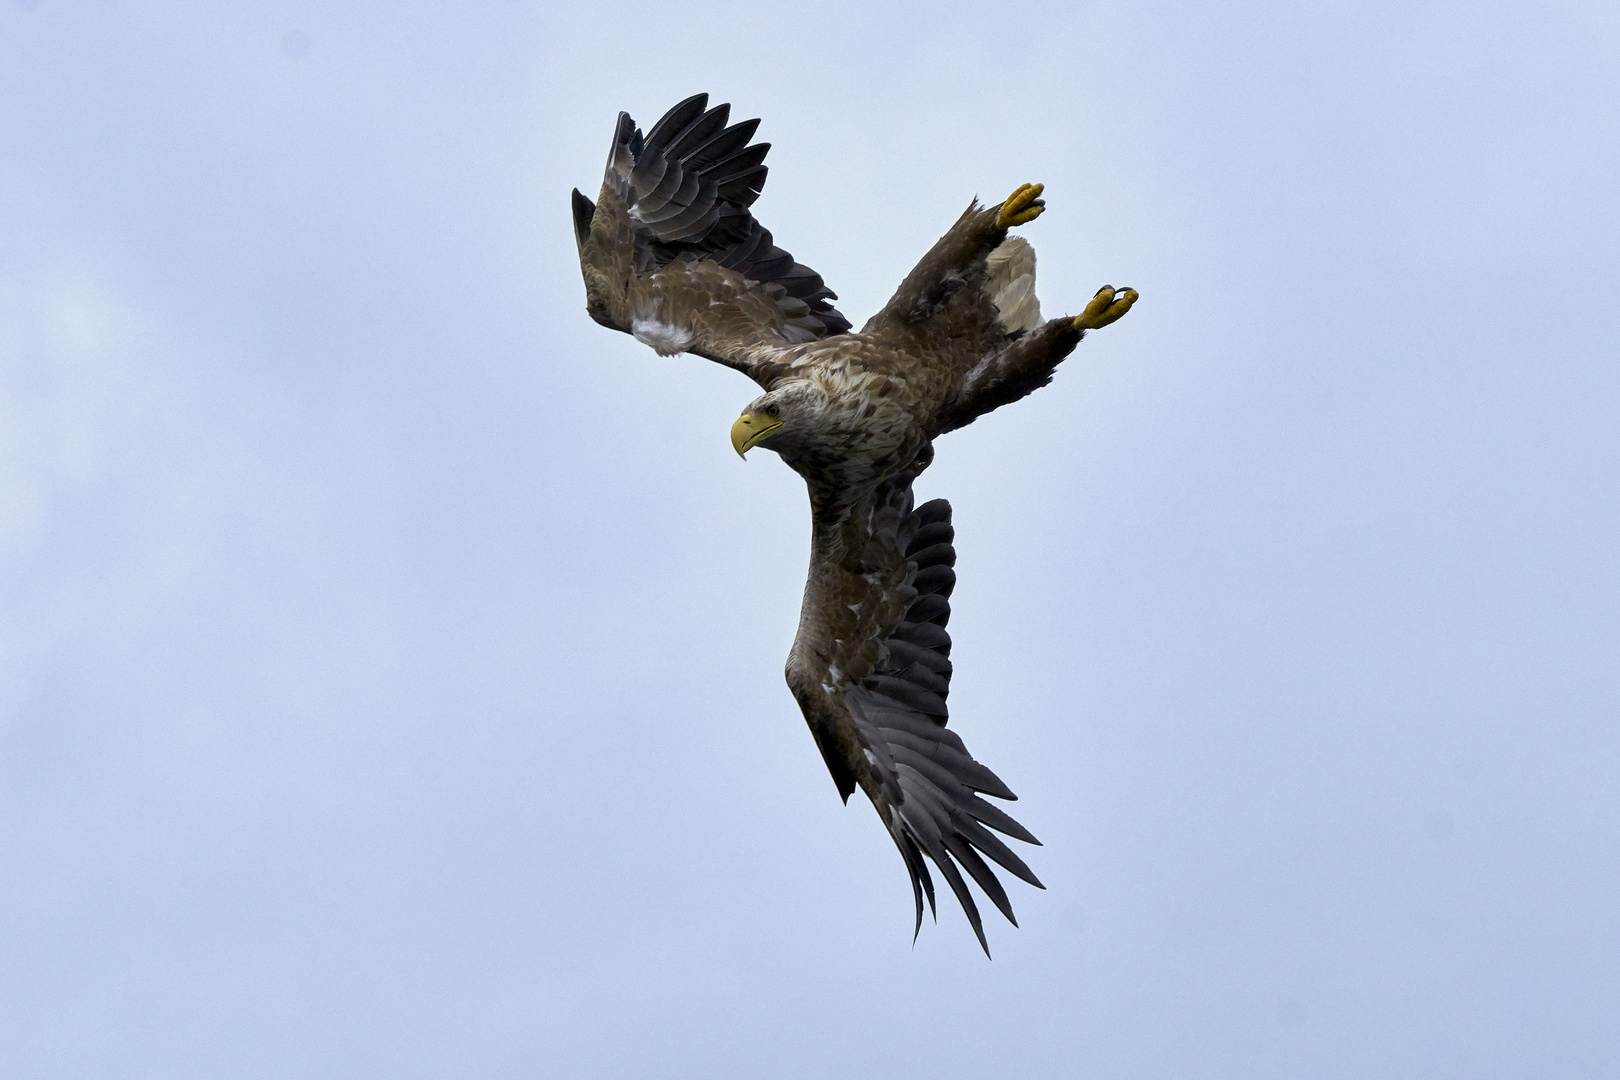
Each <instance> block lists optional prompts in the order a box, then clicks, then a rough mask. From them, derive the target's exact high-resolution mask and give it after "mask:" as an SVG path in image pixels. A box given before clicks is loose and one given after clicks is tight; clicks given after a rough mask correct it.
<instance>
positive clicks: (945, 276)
mask: <svg viewBox="0 0 1620 1080" xmlns="http://www.w3.org/2000/svg"><path fill="white" fill-rule="evenodd" d="M730 113H731V107H730V105H726V104H722V105H716V106H715V107H713V108H710V107H709V98H708V95H707V94H695V95H693V96H692V97H689V98H687V99H686V100H685V101H682V102H681V103H680V104H678V105H676V106H675V107H674V108H672V109H670V110H669V111H668V112H667V113H665V114H664V116H663V118H662V119H660V120H659V121H658V122H657V123H656V124H654V125H653V127H652V130H651V131H649V132H647V133H646V134H643V133H642V131H641V129H640V128H639V127H637V126H636V122H635V121H634V120H632V119H631V118H630V116H629V114H628V113H624V112H621V113H619V120H618V125H617V127H616V128H615V129H614V132H613V145H612V147H611V148H610V150H609V151H608V160H607V170H606V175H605V176H604V178H603V181H602V190H601V194H600V195H598V196H597V199H596V201H595V202H594V203H593V202H592V201H591V200H590V199H588V198H586V197H585V196H584V195H582V194H581V193H580V192H579V190H578V189H577V188H576V189H575V190H574V193H573V219H574V236H575V239H576V240H577V242H578V247H579V262H580V268H581V270H582V271H583V273H584V277H585V307H586V311H587V312H588V313H589V314H590V316H591V317H592V318H593V319H595V320H596V321H597V322H599V323H601V324H602V325H603V326H607V327H610V328H612V329H614V330H619V331H622V332H624V333H627V334H631V335H633V336H634V337H635V338H636V340H638V341H640V342H642V343H644V344H646V345H650V346H651V347H652V348H653V350H654V351H655V352H657V353H658V354H659V355H660V356H673V355H676V354H678V353H683V352H684V353H693V354H695V355H697V356H701V357H704V358H706V359H709V360H713V361H716V362H717V363H721V364H724V365H726V366H727V367H730V368H735V369H736V370H738V371H740V372H742V373H743V374H745V375H747V376H748V377H749V378H751V379H753V380H754V382H756V383H758V384H759V386H760V388H761V389H762V390H763V391H764V392H763V393H762V394H760V395H759V396H758V397H756V398H755V399H754V400H753V401H751V402H750V403H749V404H748V406H747V407H746V408H745V409H744V410H743V412H742V415H741V416H740V417H738V419H737V421H736V423H734V424H733V425H732V427H731V443H732V446H733V447H734V448H735V449H736V451H737V453H738V454H739V455H745V454H746V453H747V452H748V451H749V450H751V449H753V448H755V447H759V448H761V449H764V450H771V451H774V452H775V453H776V454H778V455H779V456H780V457H781V458H782V460H783V461H785V462H786V463H787V465H788V467H789V468H791V469H793V471H795V472H797V473H798V474H799V475H800V476H802V477H803V478H804V480H805V483H806V485H807V487H808V488H809V494H810V518H811V523H812V531H811V544H810V573H809V580H808V582H807V583H806V585H805V590H804V602H803V606H802V608H801V609H800V614H799V627H798V633H797V635H796V637H795V638H794V641H793V647H792V649H791V651H790V652H789V653H788V659H787V683H788V686H789V688H790V689H791V690H792V692H793V696H794V698H795V699H796V700H797V701H798V703H799V708H800V709H801V710H802V711H803V713H804V718H805V721H806V722H807V723H808V724H809V726H810V733H811V734H812V735H813V736H814V738H815V742H816V746H817V747H818V748H819V749H820V750H821V756H822V758H823V759H824V760H825V761H826V763H827V768H828V770H829V771H830V772H831V773H832V778H833V782H834V783H835V784H836V785H837V787H838V793H839V795H840V796H841V797H842V798H843V799H844V801H845V802H846V803H847V802H848V800H849V797H850V795H852V794H853V793H854V792H855V789H856V788H859V789H860V790H861V791H863V792H865V793H866V796H867V798H869V799H871V801H872V805H873V807H875V808H876V810H877V814H878V817H879V818H880V819H881V820H882V822H883V825H884V827H885V828H887V829H888V831H889V835H890V836H891V837H892V838H893V839H894V843H895V846H896V847H898V848H899V849H900V857H901V859H902V860H904V862H905V866H906V870H907V872H908V874H909V876H910V878H911V892H912V898H913V900H914V902H915V907H916V924H915V926H914V928H913V930H912V940H913V941H915V940H916V938H917V935H918V934H919V933H920V931H921V929H922V915H923V899H924V897H925V896H926V897H927V901H928V907H929V910H930V911H931V912H934V914H935V917H936V918H937V914H938V913H937V908H936V907H935V902H934V884H933V879H932V878H931V876H930V873H929V869H928V863H929V862H932V863H933V864H934V867H935V868H936V869H937V870H938V872H939V873H940V874H941V876H943V877H944V879H945V881H946V882H947V883H948V884H949V885H950V888H951V891H952V892H953V893H955V895H956V898H957V900H958V901H959V902H960V903H961V905H962V909H963V911H964V912H965V913H966V915H967V919H968V922H969V923H970V924H971V925H972V927H973V932H974V934H975V935H976V936H977V937H978V941H979V946H980V947H981V948H982V949H983V950H984V952H985V955H986V956H989V955H990V947H989V943H988V942H987V941H986V939H985V934H984V924H983V921H982V920H981V918H980V916H979V910H978V907H977V905H976V904H975V903H974V900H973V896H972V894H971V893H970V892H969V890H968V887H967V883H966V881H965V880H964V879H963V876H962V872H963V871H966V873H967V876H968V877H971V878H972V879H973V880H974V881H975V882H977V883H978V885H979V887H980V889H982V890H983V892H984V894H985V895H986V896H987V897H988V898H989V899H990V901H991V902H992V903H993V904H995V906H996V907H997V908H998V909H999V910H1000V911H1001V913H1002V914H1003V915H1005V916H1006V917H1007V920H1008V921H1009V922H1011V923H1012V924H1013V925H1014V926H1017V925H1018V922H1017V919H1016V918H1014V916H1013V910H1012V905H1011V903H1009V901H1008V899H1007V892H1006V890H1005V889H1004V888H1003V887H1002V884H1001V882H1000V880H999V879H998V878H997V876H996V874H995V872H994V871H993V870H991V868H990V866H989V865H988V864H987V863H986V861H985V860H986V859H988V860H989V861H990V862H993V863H995V864H997V865H999V866H1000V867H1002V868H1003V869H1005V870H1006V871H1007V872H1009V873H1011V874H1012V875H1013V876H1014V877H1017V878H1020V879H1022V880H1023V881H1026V882H1028V883H1029V884H1031V885H1033V886H1035V887H1036V888H1044V887H1045V886H1043V885H1042V884H1041V882H1040V879H1038V878H1037V877H1036V876H1035V874H1034V873H1033V872H1032V871H1031V870H1030V868H1029V867H1028V866H1027V865H1026V864H1025V863H1024V860H1023V859H1022V858H1020V857H1019V856H1018V854H1017V853H1016V852H1014V851H1013V850H1012V849H1011V848H1010V847H1008V846H1007V844H1006V843H1005V842H1004V841H1003V840H1002V839H1001V838H1000V837H998V836H997V835H996V833H1001V834H1002V835H1004V836H1007V837H1011V838H1013V839H1016V840H1019V841H1022V842H1024V843H1027V844H1037V845H1038V844H1039V843H1040V841H1038V840H1036V839H1035V837H1034V835H1033V834H1032V833H1030V831H1029V830H1028V829H1026V828H1024V827H1023V826H1022V825H1020V824H1018V822H1016V821H1014V820H1013V819H1012V817H1010V816H1009V815H1008V814H1007V813H1006V811H1004V810H1002V809H1001V808H1000V807H998V806H996V805H995V804H994V803H991V802H989V801H987V800H986V799H985V798H984V797H983V796H990V797H992V798H995V799H999V800H1012V799H1015V798H1016V796H1015V795H1014V794H1013V793H1012V790H1011V789H1010V788H1008V787H1007V785H1006V784H1004V783H1003V782H1002V781H1001V779H1000V778H999V777H997V776H996V774H995V773H993V772H991V771H990V770H989V769H988V768H986V767H985V766H984V765H982V764H980V763H979V762H978V761H976V760H975V759H974V758H973V756H972V755H971V754H969V753H968V750H967V747H966V746H965V745H964V744H963V742H962V740H961V738H960V737H959V736H958V735H957V734H956V733H955V732H954V731H952V730H951V729H949V728H948V727H946V721H947V719H948V716H949V713H948V711H947V708H946V698H947V696H948V694H949V690H950V680H951V659H950V656H951V638H950V635H949V634H948V633H947V632H946V629H945V626H946V623H947V622H948V620H949V619H950V614H951V606H950V596H951V590H952V588H953V587H954V586H955V584H956V571H955V569H954V567H955V563H956V550H955V548H954V546H953V540H954V537H955V532H954V529H953V526H952V524H951V505H950V503H948V502H946V501H945V500H944V499H934V500H932V501H930V502H925V503H923V504H922V505H920V506H919V505H915V504H914V500H913V497H912V484H913V482H914V481H915V480H916V478H917V475H918V474H919V473H921V472H922V471H923V470H924V469H926V468H927V467H928V465H929V463H930V462H931V461H932V460H933V456H934V440H936V439H938V438H939V437H940V436H941V435H944V434H946V433H947V432H950V431H954V430H956V429H957V428H960V427H962V426H964V425H966V424H970V423H972V422H973V421H974V420H975V419H977V418H978V417H980V416H983V415H984V414H985V413H987V412H990V411H991V410H992V409H997V408H1000V407H1001V406H1003V405H1007V404H1009V403H1011V402H1014V401H1017V400H1018V399H1019V398H1022V397H1024V396H1025V395H1026V394H1029V393H1031V392H1032V391H1034V390H1036V389H1038V388H1039V387H1042V386H1045V385H1046V384H1047V383H1049V382H1051V380H1052V374H1053V372H1054V370H1055V369H1056V368H1057V365H1058V364H1059V363H1061V362H1062V361H1063V359H1064V357H1066V356H1068V355H1069V353H1070V352H1072V351H1073V350H1074V347H1075V346H1076V345H1078V344H1079V343H1080V340H1081V339H1082V338H1083V337H1085V334H1086V331H1088V330H1093V329H1096V328H1098V327H1101V326H1106V325H1108V324H1109V323H1111V322H1113V321H1114V320H1116V319H1118V318H1119V317H1120V316H1122V315H1124V314H1125V313H1126V312H1127V311H1129V310H1130V308H1131V305H1132V304H1134V303H1135V302H1136V299H1137V293H1136V291H1135V290H1134V289H1128V288H1126V289H1117V290H1116V289H1114V288H1112V287H1111V286H1107V285H1105V286H1103V287H1102V288H1101V289H1099V290H1098V291H1097V294H1096V295H1095V296H1094V297H1092V298H1091V300H1090V302H1089V303H1087V304H1086V305H1085V308H1084V310H1083V311H1081V313H1080V314H1079V315H1077V316H1065V317H1063V318H1059V319H1048V320H1042V318H1041V313H1040V304H1039V302H1038V301H1037V299H1036V297H1035V252H1034V250H1033V249H1032V248H1031V247H1030V246H1029V244H1028V243H1027V242H1026V241H1025V240H1023V239H1022V238H1021V237H1016V236H1010V235H1009V234H1008V233H1009V230H1011V229H1013V228H1015V227H1017V226H1020V225H1024V224H1027V223H1028V222H1030V221H1033V220H1034V219H1035V218H1036V217H1038V216H1039V215H1040V214H1041V212H1042V211H1043V210H1044V209H1045V205H1046V204H1045V201H1044V200H1043V199H1042V198H1041V194H1042V190H1043V186H1042V185H1040V184H1023V185H1021V186H1020V187H1019V188H1018V189H1017V190H1016V191H1014V192H1013V193H1012V194H1011V195H1009V196H1008V197H1007V198H1006V199H1005V200H1003V201H1002V202H1001V203H1000V204H998V205H995V206H981V205H980V204H979V202H978V200H977V199H974V200H973V202H972V203H971V204H970V205H969V206H968V208H967V210H966V211H965V212H964V213H963V214H962V216H961V217H960V218H958V219H957V221H956V224H954V225H952V226H951V228H950V229H949V231H947V232H946V233H945V235H944V236H943V237H941V238H940V240H939V242H938V243H937V244H935V245H934V246H933V248H932V249H931V250H930V251H929V252H928V254H926V255H925V256H923V259H922V261H921V262H919V263H918V264H917V266H916V269H914V270H912V271H911V273H910V274H909V275H907V276H906V279H905V280H904V281H902V282H901V283H900V288H899V289H898V290H896V292H895V294H894V296H893V297H892V298H891V299H890V300H889V302H888V304H886V305H885V306H884V308H883V310H881V311H879V312H878V313H877V314H876V315H874V316H872V318H871V319H870V320H869V321H868V322H867V324H866V325H865V326H864V327H862V328H861V330H860V332H859V333H856V332H854V330H853V328H852V326H851V324H850V322H849V320H848V319H846V318H845V317H844V316H843V315H842V314H840V313H839V311H838V309H837V308H835V307H833V306H832V303H831V302H832V301H833V300H836V299H837V295H836V294H835V293H833V292H832V290H830V289H829V288H827V286H826V284H825V283H824V282H823V280H822V278H821V275H820V274H818V273H816V272H815V271H814V270H812V269H810V268H809V267H808V266H805V265H803V264H802V263H799V262H796V261H795V260H794V258H793V256H792V255H790V254H788V252H786V251H784V250H783V249H782V248H780V247H778V246H776V243H775V240H774V238H773V237H772V236H771V232H770V230H769V229H767V228H765V227H764V226H763V225H762V224H760V222H759V221H758V219H756V218H755V217H754V216H753V213H752V211H751V210H750V207H751V206H752V205H753V204H754V201H755V200H756V199H758V198H759V195H760V191H761V190H762V189H763V188H764V185H765V174H766V167H765V164H764V161H765V155H766V152H767V151H768V150H769V149H770V144H769V143H753V142H751V140H752V139H753V136H754V133H755V130H756V129H757V128H758V126H759V121H758V120H745V121H743V122H741V123H737V124H732V123H730V122H729V121H730ZM992 830H994V831H992Z"/></svg>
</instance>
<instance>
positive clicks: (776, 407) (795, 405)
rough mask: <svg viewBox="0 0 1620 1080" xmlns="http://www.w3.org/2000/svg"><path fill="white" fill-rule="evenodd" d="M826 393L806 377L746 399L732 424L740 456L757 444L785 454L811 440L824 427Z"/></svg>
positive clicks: (732, 433)
mask: <svg viewBox="0 0 1620 1080" xmlns="http://www.w3.org/2000/svg"><path fill="white" fill-rule="evenodd" d="M826 412H827V395H826V393H825V392H824V391H823V390H822V388H821V387H819V386H817V385H816V384H815V383H813V382H810V381H809V380H803V381H799V380H796V381H794V382H791V383H788V384H787V385H785V386H778V387H777V388H776V389H774V390H772V391H771V392H770V393H768V394H761V395H760V396H759V397H757V398H755V399H754V400H753V401H751V402H749V404H748V408H746V409H744V410H743V414H742V415H741V416H740V417H738V418H737V422H736V423H735V424H732V425H731V445H732V446H733V447H734V448H735V449H736V451H737V454H738V456H739V457H741V456H743V455H745V454H747V453H748V451H749V450H752V449H753V448H754V447H756V446H763V447H764V448H765V449H767V450H775V451H776V452H777V453H779V454H782V455H783V456H784V457H786V456H790V455H791V454H792V453H793V451H794V450H796V449H800V448H803V447H806V446H807V444H808V443H810V442H813V441H814V440H815V438H816V436H817V434H818V433H820V431H821V428H822V427H823V420H824V417H825V414H826Z"/></svg>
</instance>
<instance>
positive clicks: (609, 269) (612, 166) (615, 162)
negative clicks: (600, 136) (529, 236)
mask: <svg viewBox="0 0 1620 1080" xmlns="http://www.w3.org/2000/svg"><path fill="white" fill-rule="evenodd" d="M708 100H709V99H708V95H707V94H696V95H694V96H692V97H689V98H687V99H686V100H685V101H683V102H681V103H680V104H679V105H676V106H675V107H674V108H673V109H671V110H670V111H669V112H667V113H665V114H664V117H663V119H661V120H659V121H658V123H657V124H655V125H653V129H652V131H651V132H649V133H648V134H647V135H645V136H643V135H642V133H641V129H640V128H638V127H636V124H635V121H634V120H632V119H630V116H629V114H628V113H622V112H621V113H620V114H619V124H618V127H617V129H616V130H615V131H614V133H613V148H612V150H611V151H610V152H609V154H608V163H607V174H606V176H605V177H604V178H603V182H602V193H601V195H600V196H599V197H598V200H597V202H596V203H595V204H593V203H592V202H591V201H590V200H589V199H587V198H586V197H585V196H584V195H582V194H580V193H579V191H578V190H577V189H576V190H575V192H574V235H575V238H576V239H577V240H578V242H579V261H580V267H581V269H582V270H583V271H584V275H585V296H586V308H587V310H588V311H589V312H590V314H591V317H592V318H594V319H595V320H596V321H597V322H599V323H601V324H602V325H604V326H609V327H612V328H613V329H615V330H622V331H624V332H625V333H627V334H633V335H634V336H635V337H636V338H637V340H639V341H642V342H644V343H645V344H647V345H650V346H652V347H653V348H654V349H656V350H657V351H658V352H659V353H661V354H663V355H666V356H668V355H673V354H674V353H678V352H694V353H697V354H698V355H700V356H705V357H708V358H709V359H711V360H717V361H719V362H720V363H722V364H725V365H727V366H728V367H733V368H736V369H738V370H739V371H742V372H745V373H747V374H748V375H750V376H752V377H753V378H754V379H755V381H757V382H759V383H760V384H761V385H764V386H768V385H769V381H770V378H771V376H772V374H773V373H774V369H775V365H774V364H773V362H772V361H773V359H774V357H775V356H776V354H778V353H779V352H780V351H781V350H783V349H785V348H788V347H790V346H793V345H798V344H802V343H804V342H807V341H814V340H816V339H817V338H823V337H828V336H830V335H833V334H842V333H845V332H847V331H848V330H849V320H847V319H845V318H844V317H843V316H842V315H841V314H839V313H838V310H837V309H836V308H834V307H833V306H832V305H831V304H830V303H828V301H830V300H834V299H837V297H836V296H835V295H834V293H833V292H832V290H830V289H828V288H827V287H826V285H825V284H823V282H822V280H821V276H820V275H819V274H817V273H816V272H815V271H814V270H812V269H810V268H809V267H808V266H804V265H802V264H800V263H797V262H794V261H793V256H792V255H790V254H788V253H787V252H786V251H783V250H782V249H781V248H779V247H777V246H776V245H775V244H774V243H773V242H772V239H771V233H770V230H769V229H766V228H765V227H764V226H763V225H761V224H760V223H759V222H758V221H756V220H754V217H753V215H752V214H751V213H749V210H748V207H749V206H750V205H752V204H753V202H754V200H755V199H757V198H759V193H760V189H761V188H763V187H764V185H765V173H766V168H765V166H764V164H763V161H764V159H765V153H766V151H767V150H769V149H770V144H769V143H757V144H755V145H752V146H750V145H748V140H749V139H750V138H752V137H753V134H754V129H755V128H756V127H758V126H759V121H758V120H747V121H744V122H743V123H740V124H732V125H730V126H729V127H728V126H727V124H726V120H727V118H728V117H729V115H730V111H731V106H730V105H717V106H715V107H714V108H712V109H710V108H707V105H708Z"/></svg>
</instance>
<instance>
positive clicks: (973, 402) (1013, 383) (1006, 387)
mask: <svg viewBox="0 0 1620 1080" xmlns="http://www.w3.org/2000/svg"><path fill="white" fill-rule="evenodd" d="M1084 335H1085V331H1084V330H1083V329H1081V328H1080V327H1079V326H1077V325H1076V324H1075V320H1074V319H1071V318H1062V319H1051V320H1048V321H1047V322H1045V323H1043V324H1042V325H1041V326H1039V327H1037V328H1035V329H1034V330H1032V331H1030V332H1029V333H1027V334H1025V335H1023V336H1022V337H1020V338H1018V339H1017V340H1015V341H1013V342H1012V343H1011V344H1009V345H1008V346H1007V347H1006V348H1004V349H1002V350H1001V351H1000V352H998V353H996V354H994V355H992V356H987V357H985V358H984V359H983V360H981V361H980V362H979V363H977V364H975V365H974V367H973V369H972V370H970V371H969V372H968V373H967V374H966V375H965V376H963V378H962V381H961V384H960V385H959V386H958V388H957V392H956V398H955V400H953V401H952V402H950V403H949V404H948V405H947V406H946V407H945V408H944V409H943V410H941V412H940V415H939V419H938V424H939V430H938V431H937V432H934V433H932V434H934V435H936V436H937V435H941V434H944V433H945V432H947V431H953V430H955V429H956V428H959V427H962V426H963V425H964V424H971V423H972V422H973V421H974V420H975V419H977V418H978V417H981V416H983V415H984V414H985V413H987V412H989V411H991V410H992V409H999V408H1001V407H1002V406H1003V405H1008V404H1011V403H1012V402H1014V401H1017V400H1018V399H1019V398H1021V397H1023V396H1025V395H1026V394H1031V393H1034V392H1035V391H1036V390H1039V389H1040V388H1041V387H1043V386H1045V385H1046V384H1047V383H1049V382H1051V381H1052V372H1053V371H1055V370H1057V366H1058V365H1059V364H1061V363H1062V362H1063V359H1064V357H1066V356H1068V355H1069V354H1070V353H1071V352H1073V351H1074V347H1075V346H1076V345H1078V344H1080V339H1081V337H1083V336H1084Z"/></svg>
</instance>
